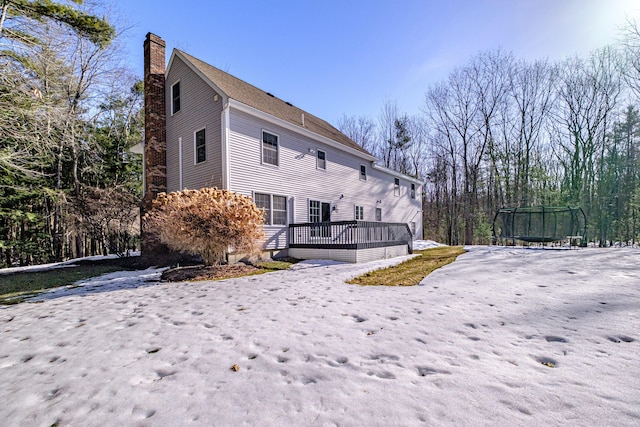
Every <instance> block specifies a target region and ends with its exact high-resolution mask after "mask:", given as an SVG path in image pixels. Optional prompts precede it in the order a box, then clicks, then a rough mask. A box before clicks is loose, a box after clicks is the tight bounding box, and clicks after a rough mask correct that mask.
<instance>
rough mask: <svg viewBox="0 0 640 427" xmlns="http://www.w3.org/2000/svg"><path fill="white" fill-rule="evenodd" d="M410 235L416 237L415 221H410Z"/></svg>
mask: <svg viewBox="0 0 640 427" xmlns="http://www.w3.org/2000/svg"><path fill="white" fill-rule="evenodd" d="M411 235H412V236H413V237H414V238H415V237H416V223H415V221H412V222H411Z"/></svg>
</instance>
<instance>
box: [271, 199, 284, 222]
mask: <svg viewBox="0 0 640 427" xmlns="http://www.w3.org/2000/svg"><path fill="white" fill-rule="evenodd" d="M272 223H273V225H287V198H286V197H284V196H273V221H272Z"/></svg>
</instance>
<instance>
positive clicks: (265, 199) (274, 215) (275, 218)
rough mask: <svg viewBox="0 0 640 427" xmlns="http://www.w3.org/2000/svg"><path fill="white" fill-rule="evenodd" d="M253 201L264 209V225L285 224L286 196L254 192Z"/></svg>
mask: <svg viewBox="0 0 640 427" xmlns="http://www.w3.org/2000/svg"><path fill="white" fill-rule="evenodd" d="M253 201H254V202H255V204H256V206H257V207H258V208H259V209H262V210H263V211H264V224H265V225H287V198H286V197H285V196H276V195H272V194H264V193H254V195H253Z"/></svg>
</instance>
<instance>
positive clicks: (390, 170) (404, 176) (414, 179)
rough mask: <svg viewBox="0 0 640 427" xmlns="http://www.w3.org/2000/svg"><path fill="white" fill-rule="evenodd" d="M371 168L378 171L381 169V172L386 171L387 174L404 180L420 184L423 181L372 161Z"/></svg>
mask: <svg viewBox="0 0 640 427" xmlns="http://www.w3.org/2000/svg"><path fill="white" fill-rule="evenodd" d="M373 168H374V169H377V170H379V171H381V172H386V173H388V174H389V175H393V176H396V177H398V178H402V179H404V180H406V181H409V182H413V183H414V184H418V185H422V183H423V182H422V181H421V180H419V179H418V178H414V177H412V176H409V175H405V174H403V173H400V172H397V171H394V170H393V169H389V168H387V167H384V166H381V165H379V164H377V163H374V164H373Z"/></svg>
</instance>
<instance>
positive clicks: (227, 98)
mask: <svg viewBox="0 0 640 427" xmlns="http://www.w3.org/2000/svg"><path fill="white" fill-rule="evenodd" d="M176 56H177V57H178V58H180V59H181V60H182V62H184V63H185V65H186V66H187V67H189V69H190V70H191V71H193V72H194V73H196V75H197V76H198V77H200V78H201V79H202V80H203V81H204V82H205V83H206V84H208V85H209V86H210V87H211V89H213V90H214V91H215V92H216V93H219V94H220V95H221V96H222V105H225V104H226V103H227V102H228V100H229V96H227V94H226V93H224V91H223V90H222V89H220V88H219V87H218V86H216V85H215V84H214V83H213V82H212V81H211V79H209V77H207V76H205V75H204V74H202V72H201V71H200V70H198V69H197V68H196V67H195V66H194V65H193V64H192V63H191V61H189V60H188V59H187V58H185V57H184V55H182V53H181V52H180V51H178V50H176V49H173V52H172V53H171V59H169V65H168V66H167V70H166V72H165V77H164V78H165V79H166V78H167V77H168V76H169V70H170V69H171V65H172V64H173V59H174V58H175V57H176Z"/></svg>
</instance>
